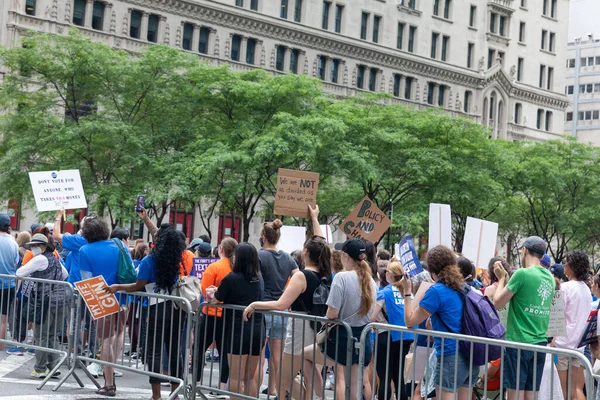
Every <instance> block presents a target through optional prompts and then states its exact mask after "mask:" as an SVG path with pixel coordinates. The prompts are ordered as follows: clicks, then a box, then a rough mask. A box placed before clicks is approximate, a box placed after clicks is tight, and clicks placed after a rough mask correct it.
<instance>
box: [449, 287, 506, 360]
mask: <svg viewBox="0 0 600 400" xmlns="http://www.w3.org/2000/svg"><path fill="white" fill-rule="evenodd" d="M465 290H466V292H465V304H464V309H463V320H462V326H463V329H462V333H463V334H465V335H469V336H476V337H481V338H488V339H498V340H504V337H505V334H506V329H505V328H504V326H503V325H502V323H500V318H499V317H498V312H497V311H496V307H494V305H493V304H492V302H491V301H490V299H488V298H487V297H486V296H482V295H480V294H478V293H476V292H474V291H472V290H471V289H470V288H469V287H468V286H467V287H465ZM471 346H472V347H473V356H472V359H471ZM486 346H487V345H486V344H484V343H473V342H467V341H464V340H461V341H460V344H459V349H460V351H461V352H462V353H463V355H464V356H465V357H466V358H467V359H471V361H472V363H473V365H484V364H485V363H486V361H487V362H490V361H493V360H497V359H499V358H500V356H501V355H502V347H500V346H492V345H490V346H489V347H488V350H487V357H486Z"/></svg>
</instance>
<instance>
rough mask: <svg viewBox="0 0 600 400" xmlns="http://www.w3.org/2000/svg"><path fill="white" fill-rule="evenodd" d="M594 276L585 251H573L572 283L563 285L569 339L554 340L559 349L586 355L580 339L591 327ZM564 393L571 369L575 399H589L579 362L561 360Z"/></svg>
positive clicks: (569, 269)
mask: <svg viewBox="0 0 600 400" xmlns="http://www.w3.org/2000/svg"><path fill="white" fill-rule="evenodd" d="M589 273H590V260H589V259H588V256H587V254H585V253H584V252H583V251H581V250H573V251H571V252H570V253H569V254H567V262H566V264H565V275H566V276H567V278H569V281H568V282H565V283H562V284H561V285H560V294H561V296H562V298H563V300H564V302H565V318H566V320H567V325H566V327H567V335H566V336H559V337H556V338H554V341H553V344H554V345H555V346H556V347H557V348H559V349H569V350H576V351H579V352H580V353H582V354H583V350H584V347H579V348H578V347H577V345H578V344H579V339H581V336H582V335H583V331H585V328H586V326H587V317H588V315H589V312H590V299H591V297H592V294H591V292H590V289H589V287H588V285H587V280H588V275H589ZM556 369H557V370H558V376H559V377H560V384H561V386H562V391H563V393H565V395H566V393H567V392H568V388H567V385H568V382H569V369H571V399H577V400H579V399H582V400H583V399H585V395H584V394H583V384H584V383H585V381H584V374H583V371H584V369H583V367H582V366H581V365H580V362H579V360H578V359H576V358H571V357H568V356H558V363H557V364H556Z"/></svg>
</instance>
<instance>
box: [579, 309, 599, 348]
mask: <svg viewBox="0 0 600 400" xmlns="http://www.w3.org/2000/svg"><path fill="white" fill-rule="evenodd" d="M597 341H598V309H594V310H592V311H591V312H590V315H589V316H588V319H587V326H586V328H585V331H584V332H583V336H581V340H580V341H579V345H577V347H578V348H579V347H583V346H587V345H588V344H590V343H596V342H597Z"/></svg>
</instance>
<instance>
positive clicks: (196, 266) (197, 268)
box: [190, 257, 219, 280]
mask: <svg viewBox="0 0 600 400" xmlns="http://www.w3.org/2000/svg"><path fill="white" fill-rule="evenodd" d="M217 261H219V259H218V258H197V257H196V258H194V259H193V260H192V263H193V264H192V273H191V274H190V275H192V276H195V277H196V278H198V279H199V280H202V275H203V274H204V271H206V268H208V266H209V265H210V264H212V263H215V262H217Z"/></svg>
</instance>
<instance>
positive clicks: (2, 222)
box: [0, 213, 10, 229]
mask: <svg viewBox="0 0 600 400" xmlns="http://www.w3.org/2000/svg"><path fill="white" fill-rule="evenodd" d="M9 227H10V217H9V216H8V214H5V213H0V228H4V229H7V228H9Z"/></svg>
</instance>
